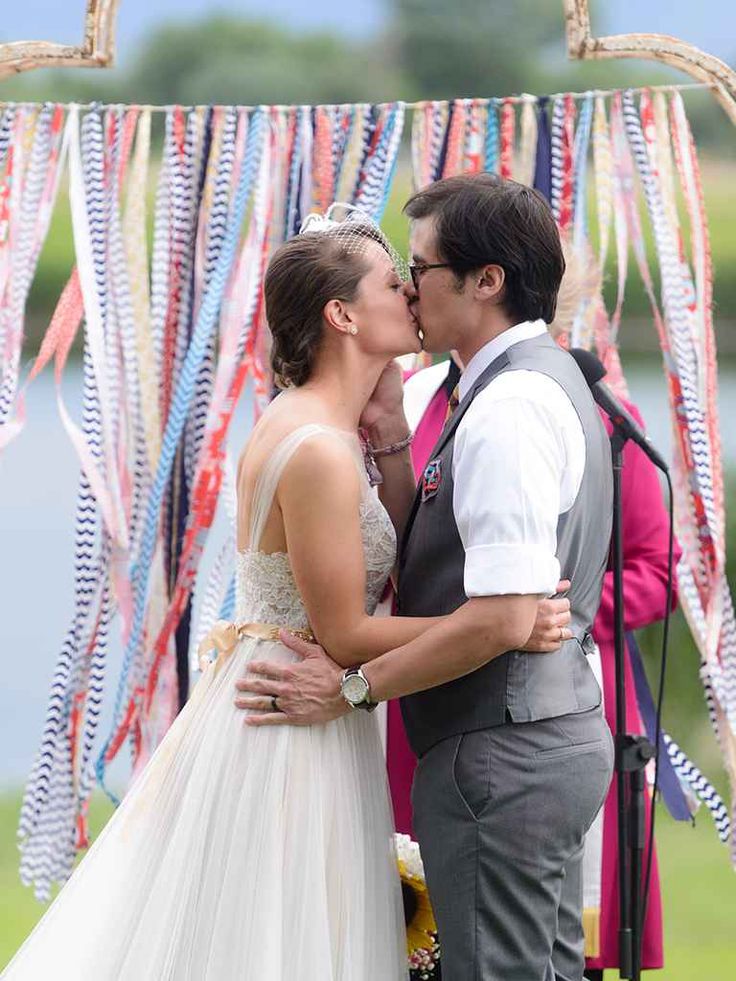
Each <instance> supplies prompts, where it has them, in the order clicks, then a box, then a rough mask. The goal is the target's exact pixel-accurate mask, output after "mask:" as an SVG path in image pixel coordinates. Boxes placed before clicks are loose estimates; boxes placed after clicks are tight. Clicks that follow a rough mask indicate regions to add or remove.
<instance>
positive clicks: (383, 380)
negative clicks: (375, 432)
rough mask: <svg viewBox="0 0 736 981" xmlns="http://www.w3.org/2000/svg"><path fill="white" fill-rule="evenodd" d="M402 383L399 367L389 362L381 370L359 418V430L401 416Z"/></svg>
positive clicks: (402, 401)
mask: <svg viewBox="0 0 736 981" xmlns="http://www.w3.org/2000/svg"><path fill="white" fill-rule="evenodd" d="M403 404H404V383H403V379H402V372H401V365H400V364H399V362H398V361H389V363H388V364H387V365H386V367H385V368H384V369H383V372H382V373H381V376H380V378H379V379H378V382H377V383H376V387H375V388H374V389H373V393H372V395H371V397H370V398H369V399H368V401H367V403H366V405H365V408H364V409H363V412H362V414H361V417H360V427H361V429H367V430H370V429H372V428H373V427H374V426H377V425H380V424H381V423H385V422H386V421H387V420H390V419H393V418H394V417H395V416H397V415H403V411H404V409H403Z"/></svg>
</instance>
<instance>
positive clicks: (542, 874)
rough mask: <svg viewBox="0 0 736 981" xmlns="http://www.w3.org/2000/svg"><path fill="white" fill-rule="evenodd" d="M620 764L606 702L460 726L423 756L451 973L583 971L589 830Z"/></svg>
mask: <svg viewBox="0 0 736 981" xmlns="http://www.w3.org/2000/svg"><path fill="white" fill-rule="evenodd" d="M612 770H613V740H612V738H611V733H610V731H609V729H608V726H607V725H606V722H605V720H604V719H603V715H602V713H601V709H600V708H595V709H592V710H589V711H586V712H581V713H579V714H576V715H565V716H561V717H558V718H555V719H544V720H542V721H540V722H527V723H511V722H509V723H506V724H505V725H501V726H497V727H494V728H491V729H482V730H479V731H477V732H468V733H464V734H463V735H461V736H452V737H451V738H449V739H444V740H442V742H440V743H437V745H435V746H433V747H432V748H431V749H430V750H429V751H428V752H427V753H425V755H424V756H423V757H422V758H421V759H420V761H419V764H418V766H417V771H416V774H415V777H414V786H413V789H412V804H413V808H414V828H415V830H416V834H417V838H418V841H419V845H420V847H421V850H422V857H423V860H424V867H425V872H426V876H427V884H428V886H429V894H430V898H431V900H432V905H433V907H434V912H435V916H436V918H437V925H438V929H439V935H440V936H439V939H440V947H441V951H442V979H443V981H553V979H554V981H581V979H582V977H583V968H584V966H585V962H584V955H583V930H582V853H583V841H584V836H585V833H586V831H587V830H588V828H589V827H590V825H591V824H592V822H593V819H594V818H595V816H596V814H597V813H598V810H599V809H600V807H601V805H602V804H603V801H604V799H605V796H606V792H607V790H608V786H609V783H610V780H611V774H612Z"/></svg>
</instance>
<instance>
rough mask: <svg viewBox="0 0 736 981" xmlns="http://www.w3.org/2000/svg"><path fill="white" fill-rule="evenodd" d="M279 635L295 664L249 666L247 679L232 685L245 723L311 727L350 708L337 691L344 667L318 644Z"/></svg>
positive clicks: (285, 632) (262, 662)
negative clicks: (296, 660) (244, 716)
mask: <svg viewBox="0 0 736 981" xmlns="http://www.w3.org/2000/svg"><path fill="white" fill-rule="evenodd" d="M280 636H281V641H282V642H283V643H284V644H285V645H286V646H287V647H289V648H291V650H293V651H294V652H295V653H296V654H298V655H299V657H300V658H301V660H300V661H298V662H297V663H295V664H272V663H270V662H268V661H251V662H250V663H249V664H248V673H247V674H246V676H245V677H244V678H241V679H240V680H239V681H236V682H235V687H236V688H237V690H238V695H237V697H236V699H235V705H236V707H237V708H241V709H248V710H249V714H248V715H247V716H246V718H245V721H246V723H247V724H248V725H251V726H267V725H314V724H317V723H323V722H331V721H332V720H333V719H337V718H339V717H340V716H341V715H346V714H347V713H348V712H349V711H350V707H349V706H348V704H347V702H346V701H345V699H344V698H343V697H342V694H341V693H340V681H341V679H342V671H343V669H342V668H341V667H340V666H339V665H338V664H336V663H335V662H334V661H333V660H331V658H330V657H329V656H328V655H327V654H326V653H325V651H324V650H323V649H322V648H321V647H320V646H319V645H318V644H308V643H307V642H306V641H303V640H300V638H298V637H295V636H294V635H293V634H290V633H289V632H288V631H286V630H282V631H281V634H280ZM274 699H275V703H276V704H275V706H274ZM275 707H277V708H278V711H274V708H275Z"/></svg>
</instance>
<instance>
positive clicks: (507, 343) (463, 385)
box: [459, 320, 547, 401]
mask: <svg viewBox="0 0 736 981" xmlns="http://www.w3.org/2000/svg"><path fill="white" fill-rule="evenodd" d="M546 330H547V325H546V324H545V322H544V321H543V320H525V321H524V322H523V323H521V324H515V325H514V326H513V327H509V328H507V329H506V330H504V331H502V332H501V333H500V334H499V335H498V336H497V337H494V338H493V340H491V341H488V343H487V344H484V345H483V347H482V348H481V349H480V351H476V353H475V354H474V355H473V357H472V358H471V359H470V361H468V363H467V365H466V366H465V371H464V372H463V373H462V375H461V376H460V382H459V398H460V400H461V401H462V399H464V398H465V396H466V395H467V394H468V392H469V391H470V389H471V388H472V387H473V385H475V383H476V382H477V381H478V379H479V378H480V376H481V375H482V374H483V372H484V371H485V370H486V368H487V367H488V365H489V364H491V362H493V361H495V360H496V358H498V357H500V355H502V354H503V352H504V351H507V350H508V349H509V348H510V347H511V346H512V345H513V344H518V343H519V342H520V341H528V340H530V339H531V338H532V337H539V336H540V335H541V334H544V333H545V332H546Z"/></svg>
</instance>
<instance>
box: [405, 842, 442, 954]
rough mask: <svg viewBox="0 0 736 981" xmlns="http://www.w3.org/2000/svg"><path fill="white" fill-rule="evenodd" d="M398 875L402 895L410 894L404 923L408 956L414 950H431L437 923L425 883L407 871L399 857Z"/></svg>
mask: <svg viewBox="0 0 736 981" xmlns="http://www.w3.org/2000/svg"><path fill="white" fill-rule="evenodd" d="M399 875H400V876H401V887H402V892H403V893H404V896H405V897H406V894H407V892H408V893H409V894H410V896H409V903H408V904H407V903H406V901H405V906H406V905H408V906H409V907H410V908H409V911H408V918H409V921H408V923H407V924H406V944H407V947H408V949H409V956H411V955H412V954H413V953H414V951H415V950H431V949H432V947H433V946H434V944H435V935H436V933H437V923H436V922H435V918H434V913H433V912H432V904H431V903H430V901H429V893H428V892H427V885H426V883H425V882H424V881H423V880H422V879H419V878H417V877H416V876H414V875H410V874H409V873H408V871H407V868H406V864H405V863H404V862H403V861H402V860H401V859H399Z"/></svg>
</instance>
